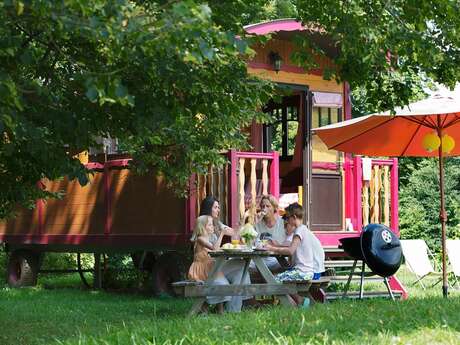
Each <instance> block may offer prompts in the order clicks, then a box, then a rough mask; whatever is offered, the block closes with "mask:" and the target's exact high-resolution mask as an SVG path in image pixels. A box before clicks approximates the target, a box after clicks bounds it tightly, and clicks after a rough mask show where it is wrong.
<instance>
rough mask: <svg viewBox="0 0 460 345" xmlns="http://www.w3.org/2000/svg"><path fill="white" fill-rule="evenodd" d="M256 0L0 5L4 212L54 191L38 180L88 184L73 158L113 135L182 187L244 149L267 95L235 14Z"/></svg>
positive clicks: (72, 0) (144, 165)
mask: <svg viewBox="0 0 460 345" xmlns="http://www.w3.org/2000/svg"><path fill="white" fill-rule="evenodd" d="M257 6H259V4H258V2H257V1H253V2H251V4H246V2H242V1H226V2H220V1H214V2H213V1H211V2H210V3H209V5H208V4H206V3H204V2H200V1H192V0H186V1H150V2H145V1H129V0H117V1H106V0H94V1H89V2H87V1H80V0H69V1H45V0H42V1H18V0H9V1H8V0H5V1H0V20H1V23H0V41H1V44H0V46H1V47H2V48H1V49H0V133H1V140H0V218H4V217H7V216H9V215H11V214H12V212H13V210H14V208H15V207H16V205H18V204H19V205H23V206H29V207H31V206H33V202H34V200H35V199H36V198H46V197H50V196H55V195H51V194H50V193H48V192H46V191H43V190H41V189H39V188H37V182H38V181H39V180H40V179H42V178H48V179H56V178H60V177H62V176H66V175H67V176H69V177H70V178H78V179H79V180H80V182H81V183H83V184H84V183H85V182H86V181H87V171H85V169H84V167H83V166H82V165H81V164H80V163H79V161H78V160H77V159H75V158H73V157H72V156H73V155H74V154H75V153H77V152H80V151H82V150H85V149H87V148H88V147H91V146H96V143H95V138H96V137H97V136H105V137H106V136H110V137H116V138H118V139H119V140H120V142H121V143H122V145H123V147H124V149H125V150H126V151H127V152H129V153H131V154H132V155H133V157H134V159H135V161H136V162H137V165H136V166H137V167H138V168H139V169H140V170H146V169H148V168H151V167H155V168H156V170H157V171H158V172H160V173H162V174H164V175H165V176H166V177H167V180H168V181H169V182H170V183H172V184H174V185H175V187H176V189H177V190H178V191H184V190H185V189H186V188H187V181H188V178H189V176H190V175H191V173H193V172H197V171H198V172H199V171H204V170H205V167H206V166H207V165H208V164H211V163H216V164H217V163H222V161H223V160H224V159H223V157H222V156H221V154H220V152H221V151H222V150H225V149H229V148H234V147H237V148H238V147H240V148H241V147H244V145H247V144H246V138H245V136H244V134H243V133H242V132H241V131H240V128H241V127H242V126H246V125H248V124H250V123H251V121H253V119H257V120H259V121H260V120H263V119H264V116H265V115H263V114H262V113H260V112H258V109H261V107H262V105H263V104H264V103H265V102H266V101H267V100H268V97H269V95H270V93H271V86H270V84H269V83H266V82H263V81H261V80H258V79H256V78H253V77H251V76H249V75H248V73H247V71H246V64H245V60H244V59H245V58H246V57H247V56H250V55H251V54H252V50H251V49H250V48H249V42H248V40H246V39H245V37H244V33H243V29H242V25H241V24H240V22H239V21H237V20H236V18H240V17H242V16H245V13H247V15H248V16H250V15H251V13H255V12H256V10H255V9H256V8H257Z"/></svg>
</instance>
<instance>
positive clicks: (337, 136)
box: [313, 92, 460, 297]
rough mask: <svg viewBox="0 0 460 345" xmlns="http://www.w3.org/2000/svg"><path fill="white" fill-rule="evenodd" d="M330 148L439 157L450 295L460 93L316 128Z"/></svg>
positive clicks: (459, 150) (315, 130)
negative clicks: (450, 176)
mask: <svg viewBox="0 0 460 345" xmlns="http://www.w3.org/2000/svg"><path fill="white" fill-rule="evenodd" d="M313 131H314V133H316V134H317V135H318V136H319V137H320V138H321V140H323V141H324V143H325V144H326V145H327V147H328V148H329V149H334V150H339V151H344V152H350V153H355V154H362V155H366V156H393V157H401V156H408V157H435V156H437V157H438V158H439V176H440V178H439V189H440V195H441V202H440V221H441V237H442V239H441V242H442V271H443V295H444V296H445V297H447V267H446V221H447V215H446V211H445V205H444V166H443V157H444V156H458V155H460V145H458V146H455V142H460V94H457V93H453V92H444V93H438V94H434V95H432V96H431V97H429V98H427V99H424V100H422V101H418V102H414V103H411V104H410V105H409V106H406V107H403V108H396V109H395V115H392V114H390V112H385V113H382V114H372V115H368V116H363V117H359V118H355V119H351V120H347V121H343V122H340V123H336V124H333V125H329V126H325V127H320V128H315V129H314V130H313Z"/></svg>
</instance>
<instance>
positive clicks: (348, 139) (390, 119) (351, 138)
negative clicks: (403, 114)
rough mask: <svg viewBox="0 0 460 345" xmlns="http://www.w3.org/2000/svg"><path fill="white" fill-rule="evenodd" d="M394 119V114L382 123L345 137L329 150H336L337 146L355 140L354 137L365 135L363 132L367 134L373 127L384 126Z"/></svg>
mask: <svg viewBox="0 0 460 345" xmlns="http://www.w3.org/2000/svg"><path fill="white" fill-rule="evenodd" d="M393 119H395V117H394V116H393V117H391V118H389V119H388V120H386V121H385V122H381V123H379V124H377V125H375V126H374V127H372V128H369V129H366V130H365V131H364V132H361V133H358V134H356V135H355V136H352V137H350V138H347V139H345V140H342V141H341V142H339V143H337V144H335V145H334V146H331V147H329V150H334V149H335V148H336V147H337V146H339V145H342V144H343V143H344V142H347V141H350V140H353V139H355V138H357V137H359V136H361V135H363V134H366V133H367V132H370V131H372V130H373V129H375V128H377V127H379V126H382V125H384V124H386V123H388V122H390V121H392V120H393Z"/></svg>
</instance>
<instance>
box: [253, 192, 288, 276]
mask: <svg viewBox="0 0 460 345" xmlns="http://www.w3.org/2000/svg"><path fill="white" fill-rule="evenodd" d="M255 229H256V231H257V233H258V234H259V240H271V241H272V242H273V243H274V244H275V245H281V244H282V243H284V242H285V241H286V232H285V231H284V222H283V219H282V218H281V217H280V216H279V214H278V200H276V198H275V197H274V196H273V195H270V194H269V195H263V196H262V198H261V199H260V212H259V214H258V215H257V218H256V224H255ZM264 261H265V263H266V265H267V266H268V268H269V269H270V270H272V271H276V270H279V269H281V265H280V264H279V262H278V260H277V259H276V258H275V257H267V258H264ZM251 268H252V269H253V268H255V266H254V267H252V266H251Z"/></svg>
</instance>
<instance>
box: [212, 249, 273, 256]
mask: <svg viewBox="0 0 460 345" xmlns="http://www.w3.org/2000/svg"><path fill="white" fill-rule="evenodd" d="M209 255H211V256H212V257H222V256H224V257H227V258H234V257H238V258H242V257H251V258H252V257H259V256H276V255H278V254H275V253H273V252H270V251H268V250H252V251H248V250H236V249H235V250H222V249H219V250H213V251H210V252H209Z"/></svg>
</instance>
